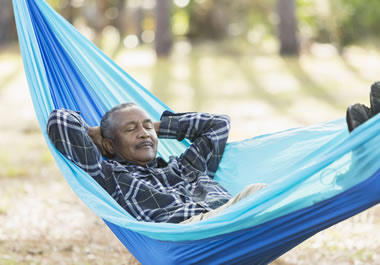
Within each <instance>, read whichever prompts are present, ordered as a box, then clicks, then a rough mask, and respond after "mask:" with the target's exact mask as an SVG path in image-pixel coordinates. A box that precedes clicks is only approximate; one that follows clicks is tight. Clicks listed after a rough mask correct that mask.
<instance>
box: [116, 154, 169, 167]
mask: <svg viewBox="0 0 380 265" xmlns="http://www.w3.org/2000/svg"><path fill="white" fill-rule="evenodd" d="M113 160H115V161H116V162H118V163H120V164H122V165H125V166H133V167H142V168H147V169H148V168H161V167H166V166H167V165H168V163H167V162H166V161H165V160H164V159H162V158H161V157H156V158H155V159H153V160H152V161H150V162H149V163H148V164H146V165H145V166H140V165H138V164H136V163H134V162H131V161H129V160H126V159H123V158H120V157H118V156H116V157H115V158H113Z"/></svg>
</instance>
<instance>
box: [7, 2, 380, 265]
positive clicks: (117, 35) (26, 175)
mask: <svg viewBox="0 0 380 265" xmlns="http://www.w3.org/2000/svg"><path fill="white" fill-rule="evenodd" d="M47 2H48V3H49V4H50V5H51V6H52V7H53V8H54V9H55V10H56V11H57V12H58V13H60V14H61V15H62V16H64V17H65V18H66V19H67V20H68V21H69V22H70V23H72V24H73V25H74V26H75V27H76V28H77V29H78V30H79V31H80V32H81V33H82V34H84V35H85V36H86V37H87V38H89V39H90V40H91V41H93V42H94V43H95V44H96V45H97V46H98V47H99V48H101V49H102V50H103V51H104V52H105V53H106V54H107V55H108V56H110V57H111V58H112V59H113V60H114V61H116V62H117V63H118V64H119V65H120V66H121V67H122V68H123V69H124V70H125V71H127V72H128V73H129V74H130V75H132V76H133V77H134V78H135V79H136V80H137V81H139V82H140V83H141V84H142V85H143V86H145V87H146V88H147V89H149V90H150V91H152V92H153V93H154V94H155V95H156V96H157V97H159V98H160V99H161V100H162V101H164V102H165V103H166V104H167V105H168V106H169V107H170V108H172V109H174V110H175V111H178V112H183V111H205V112H211V113H225V114H228V115H229V116H230V117H231V118H232V131H231V136H230V141H235V140H241V139H245V138H248V137H253V136H257V135H259V134H263V133H269V132H274V131H279V130H284V129H288V128H292V127H299V126H308V125H311V124H315V123H320V122H323V121H327V120H333V119H338V118H343V117H344V115H345V109H346V107H347V106H348V105H349V104H352V103H355V102H361V103H365V104H368V102H369V100H368V94H369V87H370V85H371V84H372V82H374V81H376V80H378V79H380V53H379V49H378V43H379V38H378V36H379V33H380V32H379V31H380V28H379V27H378V25H379V23H380V2H378V1H359V0H335V1H328V0H318V1H317V0H276V1H275V0H267V1H264V0H262V1H261V0H254V1H252V0H235V1H227V0H219V1H216V0H48V1H47ZM23 71H24V69H23V64H22V59H21V55H20V51H19V47H18V43H17V33H16V28H15V24H14V18H13V11H12V5H11V1H9V0H0V150H1V152H0V224H1V225H0V265H2V264H6V265H10V264H55V263H56V264H134V265H135V264H139V263H138V262H137V261H136V260H134V258H133V257H132V256H131V255H130V254H129V253H128V251H127V250H125V249H124V247H123V246H122V245H121V243H119V242H118V240H117V239H116V238H115V237H114V235H113V234H112V233H111V232H110V231H109V230H108V228H107V227H106V226H105V225H104V224H103V223H102V220H101V219H100V218H99V217H97V216H95V215H94V214H93V213H92V212H91V211H89V210H88V209H87V208H86V206H85V205H83V203H82V202H80V201H79V199H78V198H77V197H76V196H75V195H74V194H73V192H72V191H71V190H70V188H69V187H68V185H67V184H66V182H65V180H64V177H63V176H62V175H61V173H60V172H59V170H58V168H57V166H56V165H55V162H54V160H53V158H52V157H51V155H50V153H49V151H48V149H47V146H46V144H45V143H44V140H43V137H42V135H41V132H40V129H39V127H38V125H37V120H36V117H35V114H34V110H33V106H32V103H31V99H30V96H29V94H28V86H27V83H26V79H25V75H24V72H23ZM273 264H277V265H279V264H284V265H285V264H286V265H290V264H334V265H337V264H380V208H379V206H376V207H373V208H372V209H370V210H367V211H365V212H363V213H362V214H359V215H357V216H355V217H353V218H350V219H348V220H346V221H344V222H342V223H340V224H338V225H336V226H334V227H332V228H329V229H327V230H326V231H323V232H321V233H319V234H318V235H316V236H314V237H312V238H311V239H309V240H307V241H305V242H304V243H303V244H301V245H300V246H298V247H296V248H295V249H293V250H291V251H289V252H288V253H286V254H285V255H284V256H282V257H280V258H279V259H278V260H276V261H275V262H274V263H273Z"/></svg>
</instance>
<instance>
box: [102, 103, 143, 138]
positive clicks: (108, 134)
mask: <svg viewBox="0 0 380 265" xmlns="http://www.w3.org/2000/svg"><path fill="white" fill-rule="evenodd" d="M134 106H137V105H136V104H135V103H133V102H127V103H122V104H119V105H117V106H115V107H113V108H112V109H110V110H109V111H107V112H106V113H105V114H104V115H103V117H102V120H101V121H100V133H101V135H102V137H103V138H104V139H111V140H114V139H115V130H114V127H115V124H114V122H113V119H112V114H113V113H114V112H115V111H118V110H121V109H125V108H130V107H134Z"/></svg>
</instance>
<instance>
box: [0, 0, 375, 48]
mask: <svg viewBox="0 0 380 265" xmlns="http://www.w3.org/2000/svg"><path fill="white" fill-rule="evenodd" d="M47 1H48V3H49V4H50V5H51V6H52V7H53V8H54V9H56V10H57V11H58V12H59V13H60V14H62V15H63V16H64V17H65V18H66V19H67V20H68V21H70V22H71V23H73V24H74V25H75V26H76V27H78V28H81V30H82V32H85V33H86V34H85V35H86V36H87V37H89V38H90V39H92V40H93V41H94V42H95V43H96V44H98V45H100V46H101V45H102V44H103V43H102V41H103V40H102V39H105V38H109V36H108V35H111V37H112V41H111V43H119V45H123V44H124V45H125V46H126V47H128V48H130V47H135V46H136V45H138V44H141V43H148V44H149V43H152V42H153V41H154V31H155V27H156V24H155V23H156V22H155V5H156V3H159V0H47ZM277 1H281V0H255V1H251V0H237V1H229V0H173V1H172V8H171V12H170V14H171V18H170V19H171V25H172V28H171V30H172V32H173V35H174V38H175V39H183V38H187V39H188V40H190V41H203V40H210V39H211V40H220V39H225V38H239V39H243V40H246V41H248V42H249V43H251V44H255V43H260V41H261V40H263V39H266V38H276V36H277V33H276V32H277V27H276V24H277V23H278V17H277V14H276V10H275V5H276V2H277ZM296 13H297V19H298V21H297V22H298V35H299V39H300V40H301V43H302V44H304V46H305V45H306V46H307V45H308V44H310V43H313V42H320V43H331V44H333V45H335V46H336V47H337V48H338V49H341V48H343V47H345V46H347V45H350V44H355V43H363V42H365V41H366V40H376V39H377V38H378V37H377V36H379V33H380V28H379V27H378V24H379V23H380V2H379V1H376V0H369V1H361V0H335V1H329V0H296ZM12 19H13V18H12ZM0 26H2V25H0ZM7 27H9V26H7ZM12 27H13V28H12V29H11V31H15V28H14V25H12ZM128 35H134V36H135V38H129V39H126V38H127V37H128Z"/></svg>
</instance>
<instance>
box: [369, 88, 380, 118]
mask: <svg viewBox="0 0 380 265" xmlns="http://www.w3.org/2000/svg"><path fill="white" fill-rule="evenodd" d="M369 100H370V102H371V111H372V116H375V115H376V114H377V113H379V112H380V82H376V83H374V84H373V85H372V86H371V93H370V94H369Z"/></svg>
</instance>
